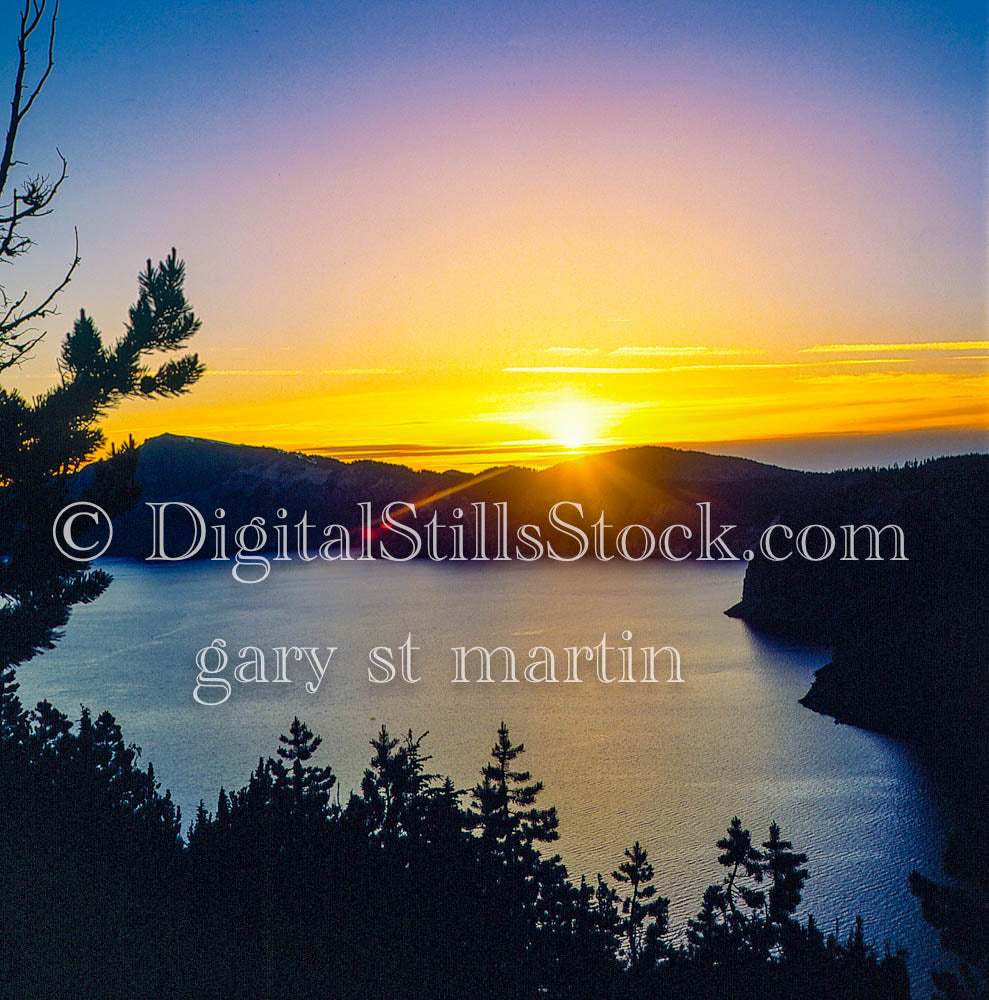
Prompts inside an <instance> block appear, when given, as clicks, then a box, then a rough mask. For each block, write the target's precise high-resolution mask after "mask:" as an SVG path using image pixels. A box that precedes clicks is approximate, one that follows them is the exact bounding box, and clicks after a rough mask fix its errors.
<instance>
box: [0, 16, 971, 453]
mask: <svg viewBox="0 0 989 1000" xmlns="http://www.w3.org/2000/svg"><path fill="white" fill-rule="evenodd" d="M0 17H3V18H5V20H0V39H2V38H3V37H4V31H6V38H7V42H6V45H5V46H4V44H3V43H2V41H0V71H3V74H4V75H3V77H2V79H4V80H9V79H10V76H11V74H10V70H11V66H12V60H13V56H14V48H13V45H14V32H15V30H16V23H15V15H14V14H13V13H12V12H11V10H8V11H7V13H6V14H4V15H0ZM985 42H986V24H985V9H984V7H983V5H982V4H979V3H966V4H950V3H940V4H927V3H913V2H903V3H897V4H889V3H886V2H861V0H856V2H851V0H848V2H841V0H839V2H835V3H829V4H797V3H793V2H789V3H782V2H780V3H776V2H765V0H754V2H751V3H746V4H727V3H703V2H691V0H682V2H671V3H657V2H650V3H636V2H627V3H610V4H603V3H568V4H560V3H532V2H527V3H511V2H503V3H498V4H480V3H478V4H465V3H462V2H460V3H443V2H430V3H415V2H409V0H404V2H399V3H378V2H362V3H321V4H312V3H296V2H282V3H278V4H273V3H262V2H247V3H231V2H222V0H221V2H212V3H209V4H204V3H189V2H181V0H178V2H173V3H170V4H160V3H154V4H152V3H148V2H145V0H130V2H128V3H118V2H103V3H101V4H99V5H94V4H83V3H81V2H80V0H64V2H63V4H62V7H61V9H60V13H59V19H58V35H57V40H56V67H55V71H54V73H53V75H52V77H51V79H50V81H49V85H48V86H47V87H46V89H45V91H44V93H43V95H42V98H41V99H39V103H38V104H37V105H36V111H32V115H31V118H30V120H29V121H28V122H27V123H26V124H25V126H24V132H23V134H22V145H21V147H20V153H21V158H22V159H26V160H27V161H28V162H29V164H30V166H31V168H33V169H34V170H38V169H42V170H52V169H54V166H55V164H56V162H57V158H56V154H55V147H56V146H57V147H58V148H59V149H61V150H62V152H63V153H64V154H65V156H66V157H67V159H68V162H69V177H68V180H67V181H66V184H65V186H64V188H63V190H62V194H61V196H60V199H59V202H58V205H57V211H56V212H55V213H54V214H53V215H52V216H51V218H49V219H47V220H45V221H44V222H43V223H41V224H39V225H38V227H37V228H36V230H35V231H34V235H35V237H36V239H37V244H38V245H37V246H36V248H35V249H34V251H33V252H32V254H31V255H30V257H29V258H25V259H24V260H23V262H21V263H19V264H18V265H17V269H16V272H15V271H9V272H8V273H6V274H4V275H3V276H2V278H3V280H4V281H5V287H7V288H8V290H11V291H14V290H16V291H18V292H19V291H21V290H23V289H25V288H26V289H29V290H33V291H35V292H40V291H43V290H46V288H47V285H49V284H51V283H52V281H53V279H57V277H58V275H59V274H60V271H61V270H63V269H64V266H65V264H66V263H67V261H68V259H69V258H70V256H71V253H72V247H73V227H74V226H75V227H77V228H78V231H79V238H80V244H81V253H82V257H83V264H82V266H81V268H80V271H79V272H78V274H77V276H76V277H75V278H74V280H73V282H72V284H71V285H70V286H69V288H68V289H67V290H66V292H65V293H64V294H63V295H62V297H61V298H60V300H59V305H60V315H59V316H57V317H55V318H54V319H53V320H51V321H50V324H49V327H48V329H49V333H48V336H47V338H46V342H45V343H44V344H43V345H42V347H41V348H40V349H39V350H38V351H36V353H35V356H34V357H33V358H32V359H31V361H30V362H29V363H27V364H25V365H24V366H23V367H22V368H21V369H20V370H18V371H17V372H16V373H15V375H14V376H13V378H12V379H10V378H8V379H7V382H12V383H13V384H14V385H15V386H16V387H18V388H19V389H20V390H21V391H22V392H24V393H26V394H29V395H30V394H34V393H36V392H40V391H42V390H43V389H44V388H45V387H46V386H47V385H50V384H51V381H52V378H53V374H54V371H55V366H54V358H55V355H56V351H57V347H58V342H59V340H60V338H61V335H62V334H63V333H64V332H65V330H66V329H67V328H68V325H69V323H70V322H71V318H72V317H73V316H74V315H75V314H77V312H78V310H79V309H80V308H82V307H85V308H86V310H87V311H88V312H90V313H92V314H93V315H94V317H95V319H96V321H97V323H98V324H99V325H100V326H101V328H102V329H103V331H104V334H105V335H106V337H107V338H108V339H112V338H114V337H116V336H118V335H119V334H120V332H121V330H122V324H123V320H124V317H125V315H126V309H127V306H128V305H129V304H130V303H131V302H132V301H133V299H134V296H135V293H136V274H137V271H138V270H139V269H140V267H141V265H142V264H143V262H144V260H145V259H146V258H147V257H149V256H151V257H153V258H154V259H155V260H157V259H159V258H161V257H163V256H164V255H165V254H166V253H167V252H168V250H169V248H170V247H171V246H173V245H174V246H176V247H177V248H178V251H179V254H180V256H182V257H183V258H184V259H185V260H186V262H187V268H188V279H187V285H186V289H187V293H188V297H189V299H190V301H191V302H192V304H193V306H194V307H195V309H196V311H197V312H198V313H199V315H200V316H201V318H202V320H203V328H202V331H201V333H200V334H199V335H198V336H197V337H196V342H195V344H194V347H195V349H196V350H197V351H198V352H199V354H200V356H201V358H202V360H203V361H204V362H205V363H206V365H207V368H208V372H207V374H206V375H205V376H204V378H203V379H202V381H201V382H200V383H199V384H198V385H197V386H196V387H195V389H194V390H193V391H192V392H191V393H190V394H189V395H188V396H187V397H183V398H182V399H180V400H170V401H165V402H158V403H154V404H149V403H136V402H129V403H126V404H124V405H123V406H122V407H120V408H119V410H117V411H115V412H114V413H112V414H111V415H110V416H109V417H108V419H107V420H106V422H105V426H106V429H107V433H108V436H109V437H110V438H111V439H118V440H119V439H121V438H123V437H126V435H127V434H128V433H133V434H134V436H135V437H136V438H138V439H139V440H140V439H143V438H145V437H149V436H151V435H153V434H157V433H161V432H164V431H171V432H173V433H179V434H186V435H193V436H202V437H211V438H218V439H222V440H229V441H237V442H244V443H250V444H264V445H273V446H277V447H282V448H287V449H290V450H304V451H319V452H321V453H323V454H330V455H337V456H339V457H345V458H357V457H380V458H384V459H389V460H398V461H403V462H406V463H407V464H410V465H413V466H415V467H431V468H450V467H461V468H466V469H481V468H484V467H487V466H490V465H495V464H502V463H506V462H516V463H521V464H529V465H546V464H550V463H552V462H554V461H557V460H559V459H560V458H561V457H567V456H571V455H574V454H579V453H581V452H583V451H587V450H597V449H601V448H616V447H624V446H629V445H637V444H676V445H678V446H691V447H693V446H697V447H700V446H712V447H716V448H717V450H720V451H723V452H728V453H736V454H746V455H751V456H753V457H763V458H774V459H775V460H779V461H781V462H783V463H784V464H792V465H796V466H800V467H806V468H822V467H835V466H843V465H850V464H859V463H863V462H864V463H868V464H871V463H872V462H875V461H901V460H903V459H905V458H910V457H925V456H926V455H928V454H938V453H947V452H954V451H960V450H973V449H976V448H978V449H980V450H984V449H985V442H986V440H987V437H986V428H987V426H989V419H987V418H989V413H987V409H989V407H987V380H986V376H987V357H989V352H987V349H986V348H987V346H989V345H987V332H986V224H987V220H986V195H985V181H986V129H985V125H986V121H985V115H986V46H985ZM4 53H5V54H6V61H4ZM41 59H42V54H41V52H40V51H38V52H37V53H36V61H35V64H34V65H35V68H36V69H37V68H38V67H39V65H40V64H41ZM26 169H27V168H26Z"/></svg>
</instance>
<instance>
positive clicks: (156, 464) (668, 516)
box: [73, 434, 822, 558]
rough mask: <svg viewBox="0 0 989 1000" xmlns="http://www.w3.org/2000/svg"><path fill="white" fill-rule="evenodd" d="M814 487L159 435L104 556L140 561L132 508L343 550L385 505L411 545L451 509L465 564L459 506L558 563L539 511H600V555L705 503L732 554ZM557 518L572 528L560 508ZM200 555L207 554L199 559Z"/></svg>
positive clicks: (146, 545) (587, 519)
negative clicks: (476, 510) (728, 529)
mask: <svg viewBox="0 0 989 1000" xmlns="http://www.w3.org/2000/svg"><path fill="white" fill-rule="evenodd" d="M101 464H102V463H94V464H93V465H91V466H89V467H87V468H86V469H84V470H83V471H82V472H81V473H79V474H78V475H77V476H76V477H75V483H74V487H73V489H74V492H75V493H76V494H77V495H78V494H81V493H83V492H84V491H86V490H89V489H91V487H92V484H93V481H94V478H96V477H97V476H99V474H100V473H99V469H100V465H101ZM821 479H822V476H821V474H819V473H806V472H797V471H794V470H791V469H781V468H778V467H777V466H772V465H763V464H761V463H759V462H753V461H750V460H749V459H742V458H730V457H725V456H719V455H707V454H704V453H703V452H691V451H679V450H677V449H673V448H661V447H644V448H630V449H626V450H623V451H615V452H609V453H607V454H604V455H594V456H590V457H588V458H583V459H577V460H573V461H569V462H565V463H563V464H561V465H558V466H554V467H553V468H551V469H546V470H543V471H535V470H532V469H522V468H518V467H514V466H507V467H503V468H495V469H490V470H487V471H486V472H484V473H481V474H479V475H476V476H471V475H468V474H466V473H463V472H455V471H450V472H443V473H436V472H416V471H413V470H411V469H409V468H407V467H405V466H402V465H393V464H389V463H385V462H371V461H358V462H340V461H337V460H336V459H333V458H323V457H319V456H314V455H303V454H301V453H293V452H286V451H280V450H278V449H274V448H258V447H253V446H248V445H232V444H225V443H223V442H218V441H208V440H203V439H200V438H186V437H179V436H176V435H172V434H163V435H161V436H159V437H155V438H152V439H150V440H148V441H146V442H145V443H144V444H143V445H142V446H141V447H140V448H139V455H138V461H137V465H136V469H135V470H134V491H135V495H136V496H137V497H138V498H139V500H140V503H139V505H138V506H136V507H135V508H133V509H131V510H130V511H128V512H126V513H124V514H122V515H120V516H119V517H118V518H117V520H116V522H115V542H114V547H113V550H112V554H114V555H118V556H125V557H133V558H144V557H146V556H147V555H148V554H149V552H150V551H151V517H150V512H149V510H148V509H147V508H146V507H144V506H143V504H144V503H147V502H156V503H162V502H165V501H169V500H176V501H184V502H185V503H188V504H191V505H192V506H194V507H196V508H197V509H198V510H200V511H201V512H202V513H203V515H204V516H205V517H207V518H212V516H213V512H214V511H215V510H216V509H218V508H222V509H223V510H224V511H225V512H226V514H225V521H226V523H227V524H230V525H238V524H242V523H246V521H248V520H249V519H250V518H251V517H254V516H261V517H264V518H265V519H266V520H267V521H268V522H269V523H272V522H273V521H275V520H276V519H277V518H276V511H277V510H278V509H280V508H283V509H285V510H286V512H287V518H286V520H288V521H289V523H294V522H295V521H297V520H298V519H299V518H300V517H301V516H302V514H303V513H304V512H308V513H309V516H310V518H311V520H312V521H313V522H314V523H316V524H318V525H320V526H322V525H325V524H343V525H344V526H346V527H347V528H348V529H350V531H351V538H352V545H353V547H355V548H356V547H357V546H358V544H359V537H358V531H359V512H358V509H357V506H356V505H357V504H358V503H361V502H370V503H371V504H372V508H373V510H374V512H375V514H376V515H379V514H380V513H381V510H382V508H383V507H384V505H385V504H388V503H391V502H393V501H410V502H414V503H416V504H417V505H419V507H420V513H419V518H418V522H417V527H418V528H419V529H420V536H422V534H423V532H422V530H421V529H422V527H423V525H424V523H425V522H426V520H428V518H430V517H432V514H433V512H436V513H437V514H438V516H439V518H440V521H441V523H444V524H453V523H457V522H456V519H455V517H454V513H453V512H454V510H455V508H460V509H462V510H465V511H466V512H467V517H465V518H464V528H465V544H466V547H467V551H468V552H469V553H471V552H473V551H474V547H475V538H474V534H475V532H474V522H473V517H472V508H471V507H470V505H471V504H472V503H482V502H487V503H488V504H494V503H497V502H507V503H508V505H509V508H508V509H509V518H510V530H511V531H512V532H513V531H514V528H515V527H516V526H518V525H519V524H536V525H539V526H540V527H541V529H542V532H543V537H547V536H551V537H552V538H553V544H554V547H555V548H556V549H557V550H558V551H559V552H560V554H561V555H566V556H569V555H572V554H573V553H574V552H575V551H576V544H575V543H574V542H573V541H572V540H571V539H568V538H566V537H564V536H563V535H561V534H560V533H559V532H555V533H554V532H552V531H551V529H550V527H549V524H548V521H547V514H548V511H549V509H550V508H551V507H552V506H553V504H555V503H557V502H558V501H560V500H568V501H572V502H574V503H580V504H582V505H583V508H584V519H583V524H584V525H585V528H586V529H587V530H589V529H590V526H591V524H592V523H593V521H594V520H595V519H596V518H597V516H598V515H599V513H601V512H602V511H604V513H605V514H606V516H607V520H608V523H609V524H610V525H612V526H613V527H612V528H611V529H609V531H608V532H607V533H606V538H607V540H608V541H607V544H609V545H611V544H612V543H613V541H614V536H615V530H616V529H618V530H620V529H621V528H622V527H623V526H624V525H626V524H633V523H634V524H644V525H646V526H647V527H650V528H652V529H653V530H654V531H655V532H656V533H658V532H660V531H662V529H663V528H665V527H666V526H667V525H669V524H673V523H684V524H687V525H688V526H691V527H692V529H693V530H694V531H695V535H696V531H697V525H698V520H699V516H700V514H699V511H698V508H697V506H696V505H697V503H699V502H704V501H708V502H710V503H711V505H712V519H713V520H715V521H717V522H718V523H724V524H735V525H737V528H736V529H735V531H734V532H733V534H732V542H733V544H735V545H736V547H737V548H738V550H739V554H740V553H741V551H742V550H744V548H745V547H746V546H747V545H750V544H752V543H753V542H754V540H755V538H756V537H757V535H758V532H759V530H760V529H761V528H762V527H763V526H764V525H765V524H768V523H769V522H770V521H771V520H772V519H773V517H775V516H776V515H777V513H778V512H779V510H780V509H781V507H782V506H783V505H784V504H786V503H788V502H795V501H799V500H802V499H803V498H805V497H808V496H810V495H811V494H812V493H813V492H814V491H815V490H816V489H817V488H818V483H819V481H820V480H821ZM437 495H439V496H437ZM430 498H434V499H430ZM426 501H428V502H427V503H424V502H426ZM565 513H566V514H567V515H568V517H574V516H575V515H574V514H573V512H572V510H571V509H570V508H568V509H567V510H566V512H565ZM496 530H497V527H496V524H495V522H494V516H493V512H492V511H491V510H490V509H489V510H488V515H487V524H486V536H485V538H486V544H487V549H488V551H489V552H492V551H493V549H494V546H495V544H496ZM191 539H192V529H191V524H189V523H187V521H186V519H185V518H184V517H183V516H181V515H179V516H177V517H175V519H174V521H173V522H172V525H171V527H170V528H169V545H170V546H174V551H175V553H176V554H179V553H182V552H184V551H185V550H186V549H187V548H188V544H189V542H190V541H191ZM440 542H441V546H442V551H443V553H444V554H449V553H450V536H449V533H441V538H440ZM392 544H393V547H394V549H395V551H396V553H398V554H402V553H404V552H405V551H408V549H407V548H405V547H404V546H405V545H406V544H407V543H404V542H403V541H402V540H401V539H397V540H395V541H394V542H393V543H392ZM271 545H272V546H273V545H274V540H273V539H272V540H271ZM206 548H208V546H207V547H206ZM202 554H203V555H206V554H207V552H206V551H205V549H204V551H203V553H202Z"/></svg>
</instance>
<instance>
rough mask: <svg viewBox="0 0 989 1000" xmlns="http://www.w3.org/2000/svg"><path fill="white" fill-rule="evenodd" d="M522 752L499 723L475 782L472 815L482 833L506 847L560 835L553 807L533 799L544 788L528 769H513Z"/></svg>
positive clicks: (525, 844)
mask: <svg viewBox="0 0 989 1000" xmlns="http://www.w3.org/2000/svg"><path fill="white" fill-rule="evenodd" d="M523 753H525V744H524V743H519V744H518V745H515V744H513V743H512V740H511V737H510V736H509V733H508V726H506V725H505V723H504V721H503V722H502V723H501V725H500V726H499V727H498V742H497V743H495V745H494V746H493V747H492V748H491V757H492V759H493V761H494V763H492V764H485V765H484V767H483V768H482V769H481V778H482V780H481V782H480V784H478V785H475V786H474V789H473V791H472V793H471V794H472V797H473V800H474V806H475V810H474V817H475V822H476V824H477V825H478V826H479V827H480V828H481V831H482V837H483V838H485V839H486V840H488V841H493V842H495V843H498V844H501V845H504V846H507V847H509V848H513V849H516V848H519V847H523V846H524V847H529V848H531V847H532V846H533V845H534V844H535V843H550V842H552V841H554V840H556V839H558V837H559V833H558V831H557V827H558V825H559V820H558V819H557V815H556V807H555V806H551V807H550V808H549V809H539V808H537V807H536V805H535V802H536V798H537V797H538V795H539V793H540V792H542V790H543V783H542V782H541V781H533V780H532V775H531V774H530V773H529V772H528V771H513V770H512V769H511V765H512V763H513V762H514V761H515V760H516V759H517V758H518V757H520V756H521V755H522V754H523Z"/></svg>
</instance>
